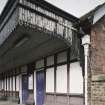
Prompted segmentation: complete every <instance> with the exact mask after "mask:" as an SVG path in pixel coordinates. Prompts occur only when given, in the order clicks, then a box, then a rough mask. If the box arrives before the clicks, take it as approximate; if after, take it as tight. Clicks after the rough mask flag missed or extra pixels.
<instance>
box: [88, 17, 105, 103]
mask: <svg viewBox="0 0 105 105" xmlns="http://www.w3.org/2000/svg"><path fill="white" fill-rule="evenodd" d="M90 69H91V77H90V80H91V94H90V96H89V97H91V101H90V102H91V105H105V17H103V18H102V19H101V20H100V21H98V22H97V23H96V24H95V25H94V26H93V27H92V30H91V48H90Z"/></svg>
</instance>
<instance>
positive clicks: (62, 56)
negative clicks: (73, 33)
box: [57, 52, 67, 63]
mask: <svg viewBox="0 0 105 105" xmlns="http://www.w3.org/2000/svg"><path fill="white" fill-rule="evenodd" d="M65 61H67V52H62V53H60V54H58V57H57V62H58V63H61V62H65Z"/></svg>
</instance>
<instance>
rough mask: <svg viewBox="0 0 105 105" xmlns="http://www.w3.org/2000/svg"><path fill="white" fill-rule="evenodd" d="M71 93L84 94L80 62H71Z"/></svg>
mask: <svg viewBox="0 0 105 105" xmlns="http://www.w3.org/2000/svg"><path fill="white" fill-rule="evenodd" d="M70 93H74V94H83V76H82V68H81V67H80V64H79V62H75V63H72V64H70Z"/></svg>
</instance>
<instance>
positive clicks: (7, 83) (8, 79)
mask: <svg viewBox="0 0 105 105" xmlns="http://www.w3.org/2000/svg"><path fill="white" fill-rule="evenodd" d="M7 91H9V78H7Z"/></svg>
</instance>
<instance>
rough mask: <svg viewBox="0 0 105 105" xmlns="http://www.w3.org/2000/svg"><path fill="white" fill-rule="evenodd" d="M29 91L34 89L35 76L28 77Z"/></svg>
mask: <svg viewBox="0 0 105 105" xmlns="http://www.w3.org/2000/svg"><path fill="white" fill-rule="evenodd" d="M28 82H29V83H28V89H33V74H31V75H30V76H29V77H28Z"/></svg>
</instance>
